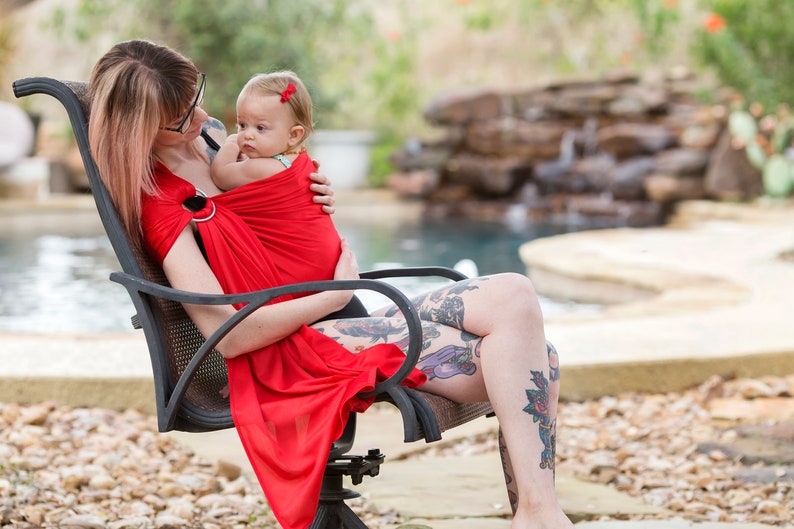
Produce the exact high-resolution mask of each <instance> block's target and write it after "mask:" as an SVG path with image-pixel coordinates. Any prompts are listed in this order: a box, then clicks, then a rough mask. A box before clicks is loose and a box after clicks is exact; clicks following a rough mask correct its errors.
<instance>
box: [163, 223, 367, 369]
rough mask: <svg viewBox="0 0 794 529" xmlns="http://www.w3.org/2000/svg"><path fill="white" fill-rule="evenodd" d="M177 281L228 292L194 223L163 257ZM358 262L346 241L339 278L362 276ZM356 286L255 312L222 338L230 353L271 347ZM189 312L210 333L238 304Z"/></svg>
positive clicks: (337, 305)
mask: <svg viewBox="0 0 794 529" xmlns="http://www.w3.org/2000/svg"><path fill="white" fill-rule="evenodd" d="M163 271H164V272H165V275H166V277H167V278H168V281H169V282H170V283H171V286H173V287H174V288H177V289H180V290H187V291H190V292H201V293H206V294H223V290H222V289H221V286H220V283H219V282H218V280H217V278H216V277H215V275H214V273H213V272H212V270H211V269H210V267H209V265H208V264H207V262H206V261H205V260H204V256H203V255H202V254H201V251H200V250H199V247H198V244H196V240H195V238H194V236H193V232H192V229H191V227H190V226H188V227H186V228H185V229H184V230H183V231H182V233H181V234H180V235H179V237H178V238H177V240H176V242H175V243H174V245H173V247H172V248H171V250H170V251H169V252H168V254H167V255H166V257H165V261H164V262H163ZM357 278H358V264H357V263H356V259H355V256H354V255H353V253H352V252H351V251H350V247H349V245H348V244H347V242H346V241H342V254H341V256H340V258H339V263H338V264H337V267H336V274H335V276H334V279H357ZM352 295H353V292H351V291H328V292H320V293H317V294H312V295H310V296H306V297H302V298H297V299H293V300H289V301H284V302H282V303H277V304H274V305H266V306H264V307H261V308H259V309H258V310H256V311H254V312H253V313H252V314H251V315H250V316H249V317H247V318H245V319H244V320H243V321H242V322H241V323H240V324H239V325H237V327H235V328H234V329H233V330H232V331H231V332H229V334H227V335H226V336H225V337H224V338H223V339H222V340H221V341H220V343H218V347H217V349H218V351H219V352H220V353H221V354H222V355H223V356H224V357H226V358H233V357H235V356H238V355H241V354H244V353H247V352H249V351H254V350H256V349H260V348H262V347H265V346H268V345H270V344H272V343H274V342H277V341H278V340H280V339H282V338H285V337H287V336H289V335H290V334H292V333H293V332H295V331H297V330H298V328H300V326H301V325H304V324H309V323H312V322H314V321H317V320H319V319H320V318H322V317H324V316H325V315H326V314H330V313H332V312H335V311H337V310H340V309H341V308H342V307H344V306H345V305H347V303H348V302H349V301H350V299H351V298H352ZM185 311H186V312H187V313H188V315H189V316H190V318H191V319H192V320H193V322H194V323H195V324H196V326H197V327H198V328H199V330H200V331H201V333H202V334H203V335H204V336H209V335H211V334H212V333H213V332H215V330H216V329H217V328H218V327H220V326H221V325H222V324H223V323H224V322H225V321H226V320H227V319H229V317H231V316H232V315H233V314H234V313H235V312H236V309H235V308H234V307H232V306H231V305H194V304H185Z"/></svg>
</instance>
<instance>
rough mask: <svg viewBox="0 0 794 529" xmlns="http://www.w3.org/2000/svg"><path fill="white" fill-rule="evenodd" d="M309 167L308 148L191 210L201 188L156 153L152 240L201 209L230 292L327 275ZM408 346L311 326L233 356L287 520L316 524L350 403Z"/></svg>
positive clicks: (271, 495) (250, 436)
mask: <svg viewBox="0 0 794 529" xmlns="http://www.w3.org/2000/svg"><path fill="white" fill-rule="evenodd" d="M313 170H314V166H313V164H312V162H311V159H310V158H309V157H308V155H306V154H302V155H301V156H299V157H298V158H297V159H296V160H295V162H293V164H292V167H291V168H289V169H286V170H285V171H282V172H281V173H278V174H277V175H275V176H272V177H270V178H266V179H263V180H259V181H256V182H251V183H249V184H246V185H244V186H240V187H238V188H236V189H233V190H231V191H228V192H226V193H222V194H220V195H216V196H214V197H210V198H208V199H207V202H206V205H205V206H204V208H203V209H201V210H200V211H198V212H195V213H194V212H191V211H188V210H186V209H185V208H183V207H182V203H183V201H184V200H185V199H187V198H190V197H193V196H195V195H196V188H195V187H194V186H193V184H191V183H189V182H187V181H186V180H183V179H181V178H179V177H178V176H176V175H174V174H173V173H171V172H170V171H169V170H168V169H167V168H166V167H165V166H163V165H162V164H157V165H156V167H155V175H156V177H157V184H158V189H159V192H158V194H157V195H156V196H149V195H145V196H144V199H143V212H142V217H141V218H142V224H143V232H144V235H145V243H146V245H147V248H148V250H149V252H150V253H151V254H152V256H153V257H154V258H156V259H157V260H158V262H159V263H160V264H162V261H163V259H164V258H165V255H166V254H167V253H168V251H169V249H170V248H171V246H172V245H173V243H174V241H175V240H176V237H177V236H178V235H179V233H180V232H181V231H182V230H183V228H184V227H185V226H186V225H187V224H188V223H189V222H190V221H191V220H194V219H195V220H196V225H197V227H198V231H199V233H200V235H201V239H202V241H203V243H204V246H205V249H206V254H207V259H208V261H209V264H210V267H211V268H212V270H213V271H214V273H215V275H216V277H217V278H218V280H219V281H220V283H221V286H222V287H223V290H224V292H226V293H240V292H248V291H252V290H259V289H263V288H268V287H272V286H277V285H282V284H287V283H293V282H298V281H309V280H319V279H331V278H333V272H334V269H335V266H336V262H337V260H338V257H339V252H340V250H339V243H340V240H339V235H338V234H337V232H336V229H335V228H334V226H333V222H332V220H331V217H330V216H329V215H327V214H325V213H323V212H322V211H321V208H320V206H319V205H317V204H314V203H313V201H312V197H313V196H314V193H312V192H311V191H310V190H309V178H308V174H309V173H310V172H311V171H313ZM283 299H284V298H280V300H283ZM238 308H239V307H238ZM404 357H405V356H404V354H403V353H402V351H401V350H400V349H399V348H398V347H397V346H395V345H393V344H378V345H375V346H372V347H370V348H368V349H366V350H364V351H362V352H360V353H358V354H352V353H351V352H349V351H348V350H347V349H345V348H343V347H342V346H340V345H339V344H338V343H337V342H336V341H334V340H333V339H331V338H329V337H327V336H325V335H323V334H321V333H319V332H317V331H315V330H313V329H311V328H309V327H307V326H305V325H304V326H302V327H301V328H300V329H299V330H298V331H296V332H295V333H293V334H292V335H290V336H289V337H287V338H285V339H283V340H280V341H279V342H276V343H274V344H272V345H270V346H268V347H264V348H262V349H258V350H256V351H251V352H249V353H248V354H243V355H240V356H238V357H235V358H232V359H228V360H227V362H226V363H227V367H228V372H229V388H230V391H231V395H230V405H231V410H232V417H233V419H234V423H235V426H236V428H237V432H238V433H239V436H240V439H241V441H242V444H243V446H244V448H245V451H246V454H247V455H248V458H249V460H250V461H251V464H252V466H253V469H254V472H255V473H256V476H257V478H258V479H259V483H260V485H261V486H262V489H263V491H264V493H265V496H266V497H267V499H268V501H269V503H270V507H271V508H272V510H273V513H274V514H275V516H276V518H277V519H278V521H279V523H280V524H281V525H282V527H283V528H284V529H305V528H306V527H308V526H309V524H311V522H312V520H313V519H314V515H315V510H316V507H317V503H318V501H319V493H320V487H321V484H322V476H323V471H324V469H325V463H326V460H327V457H328V451H329V449H330V446H331V444H332V442H333V441H334V440H335V439H337V438H338V437H339V436H340V435H341V434H342V430H343V429H344V426H345V423H346V422H347V417H348V414H349V413H350V412H351V411H356V412H361V411H364V410H365V409H366V408H367V407H368V406H369V405H370V404H372V401H373V399H372V398H368V399H362V398H359V397H358V396H357V395H358V393H360V392H362V391H368V390H371V389H372V387H373V386H374V384H375V383H376V382H378V381H380V380H383V379H384V378H386V377H388V376H390V375H391V374H392V373H394V372H395V371H396V370H397V369H398V368H399V366H400V365H401V364H402V362H403V359H404ZM425 380H426V377H425V375H424V374H422V373H421V372H419V371H418V370H414V371H413V372H412V374H411V375H410V376H409V378H408V379H407V381H406V384H407V385H409V386H412V387H417V386H419V385H421V384H423V383H424V382H425Z"/></svg>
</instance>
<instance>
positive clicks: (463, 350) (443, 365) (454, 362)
mask: <svg viewBox="0 0 794 529" xmlns="http://www.w3.org/2000/svg"><path fill="white" fill-rule="evenodd" d="M460 336H461V339H462V340H463V343H464V344H465V345H464V346H460V345H452V344H450V345H445V346H444V347H442V348H441V349H439V350H437V351H434V352H432V353H430V354H428V355H425V356H423V357H422V358H420V359H419V362H418V365H417V367H418V368H419V369H421V370H422V372H423V373H424V374H425V375H427V379H428V380H433V379H434V378H452V377H454V376H455V375H461V374H462V375H473V374H474V373H475V372H476V371H477V366H476V365H475V363H474V362H473V361H472V359H473V358H474V357H475V356H480V342H481V340H480V337H479V336H475V335H473V334H471V333H467V332H465V331H463V332H461V333H460ZM428 343H429V342H428Z"/></svg>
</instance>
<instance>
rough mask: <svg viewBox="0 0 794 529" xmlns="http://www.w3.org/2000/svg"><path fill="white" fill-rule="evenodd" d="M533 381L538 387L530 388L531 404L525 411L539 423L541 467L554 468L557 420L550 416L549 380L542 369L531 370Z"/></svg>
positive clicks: (528, 393)
mask: <svg viewBox="0 0 794 529" xmlns="http://www.w3.org/2000/svg"><path fill="white" fill-rule="evenodd" d="M531 373H532V382H534V383H535V386H537V388H538V389H528V390H526V391H527V398H528V399H529V404H528V405H527V406H526V407H525V408H524V411H525V412H527V413H528V414H530V415H532V422H535V423H538V428H539V430H540V439H541V441H542V442H543V446H544V449H543V452H542V453H541V455H540V468H548V469H551V470H554V457H555V456H554V452H555V450H554V445H555V443H556V441H557V439H556V422H557V421H556V420H554V421H552V420H551V417H550V416H549V381H548V380H547V379H546V377H545V375H544V374H543V372H542V371H531Z"/></svg>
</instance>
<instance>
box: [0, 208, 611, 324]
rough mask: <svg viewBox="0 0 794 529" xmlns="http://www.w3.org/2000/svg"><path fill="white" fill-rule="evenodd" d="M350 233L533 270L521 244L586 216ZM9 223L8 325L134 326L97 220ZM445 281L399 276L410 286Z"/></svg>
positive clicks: (369, 296)
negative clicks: (42, 224) (515, 223)
mask: <svg viewBox="0 0 794 529" xmlns="http://www.w3.org/2000/svg"><path fill="white" fill-rule="evenodd" d="M336 224H337V228H338V229H339V232H340V233H341V234H342V236H343V237H345V238H347V239H348V240H349V241H350V245H351V247H352V249H353V251H354V252H355V253H356V256H357V259H358V261H359V266H360V268H361V270H371V269H375V268H387V267H399V266H422V265H429V264H432V265H442V266H448V267H454V266H455V265H456V264H457V263H459V262H460V261H461V260H471V261H473V262H474V263H475V264H476V267H477V269H478V271H479V273H480V274H490V273H497V272H506V271H512V272H519V273H525V268H524V266H523V264H522V263H521V261H520V259H519V257H518V248H519V246H520V245H521V244H523V243H524V242H526V241H528V240H532V239H535V238H538V237H546V236H550V235H555V234H560V233H566V232H570V231H578V230H581V229H582V226H580V225H570V224H547V225H535V224H532V225H529V224H527V225H521V226H508V225H505V224H503V223H497V222H493V223H490V222H482V221H466V220H458V219H456V220H454V221H430V220H422V221H415V220H414V221H404V222H395V223H392V224H388V225H386V224H384V223H374V224H365V223H362V222H356V221H352V220H348V221H345V220H344V219H336ZM3 228H5V229H0V292H2V297H1V299H0V331H4V332H23V333H80V332H108V331H114V332H115V331H129V332H132V331H133V329H132V327H131V324H130V316H132V314H133V313H134V310H133V307H132V303H131V301H130V300H129V298H128V296H127V292H126V290H125V289H124V288H123V287H122V286H121V285H118V284H116V283H113V282H111V281H110V280H108V276H109V274H110V273H111V272H112V271H114V270H118V269H119V265H118V262H117V261H116V258H115V256H114V255H113V250H112V248H111V246H110V242H109V241H108V239H107V237H106V236H105V234H104V232H103V231H102V228H101V226H99V225H98V223H97V222H80V221H79V220H78V221H74V220H71V219H70V217H69V216H68V215H64V216H63V220H62V221H60V222H56V223H52V222H50V223H49V224H47V226H46V227H38V228H37V227H35V226H29V225H20V224H19V223H17V224H16V225H14V226H5V227H3ZM444 282H445V281H444V280H438V279H429V278H411V279H396V280H394V281H393V283H394V284H395V285H396V286H398V287H399V288H400V289H402V290H403V291H404V292H405V293H406V294H407V295H409V296H410V295H412V294H416V293H418V292H421V291H423V290H427V289H429V288H432V287H434V286H438V285H440V284H443V283H444ZM359 295H360V297H361V298H362V300H363V301H364V303H365V304H366V305H367V306H368V307H369V308H375V307H377V306H380V305H382V304H384V302H385V300H384V298H382V297H380V295H379V294H373V293H367V292H361V293H360V294H359ZM541 305H542V306H543V310H544V312H545V313H546V314H549V313H558V312H565V311H593V310H598V307H597V306H593V305H582V304H577V303H573V302H569V301H565V300H551V299H547V298H542V299H541Z"/></svg>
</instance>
